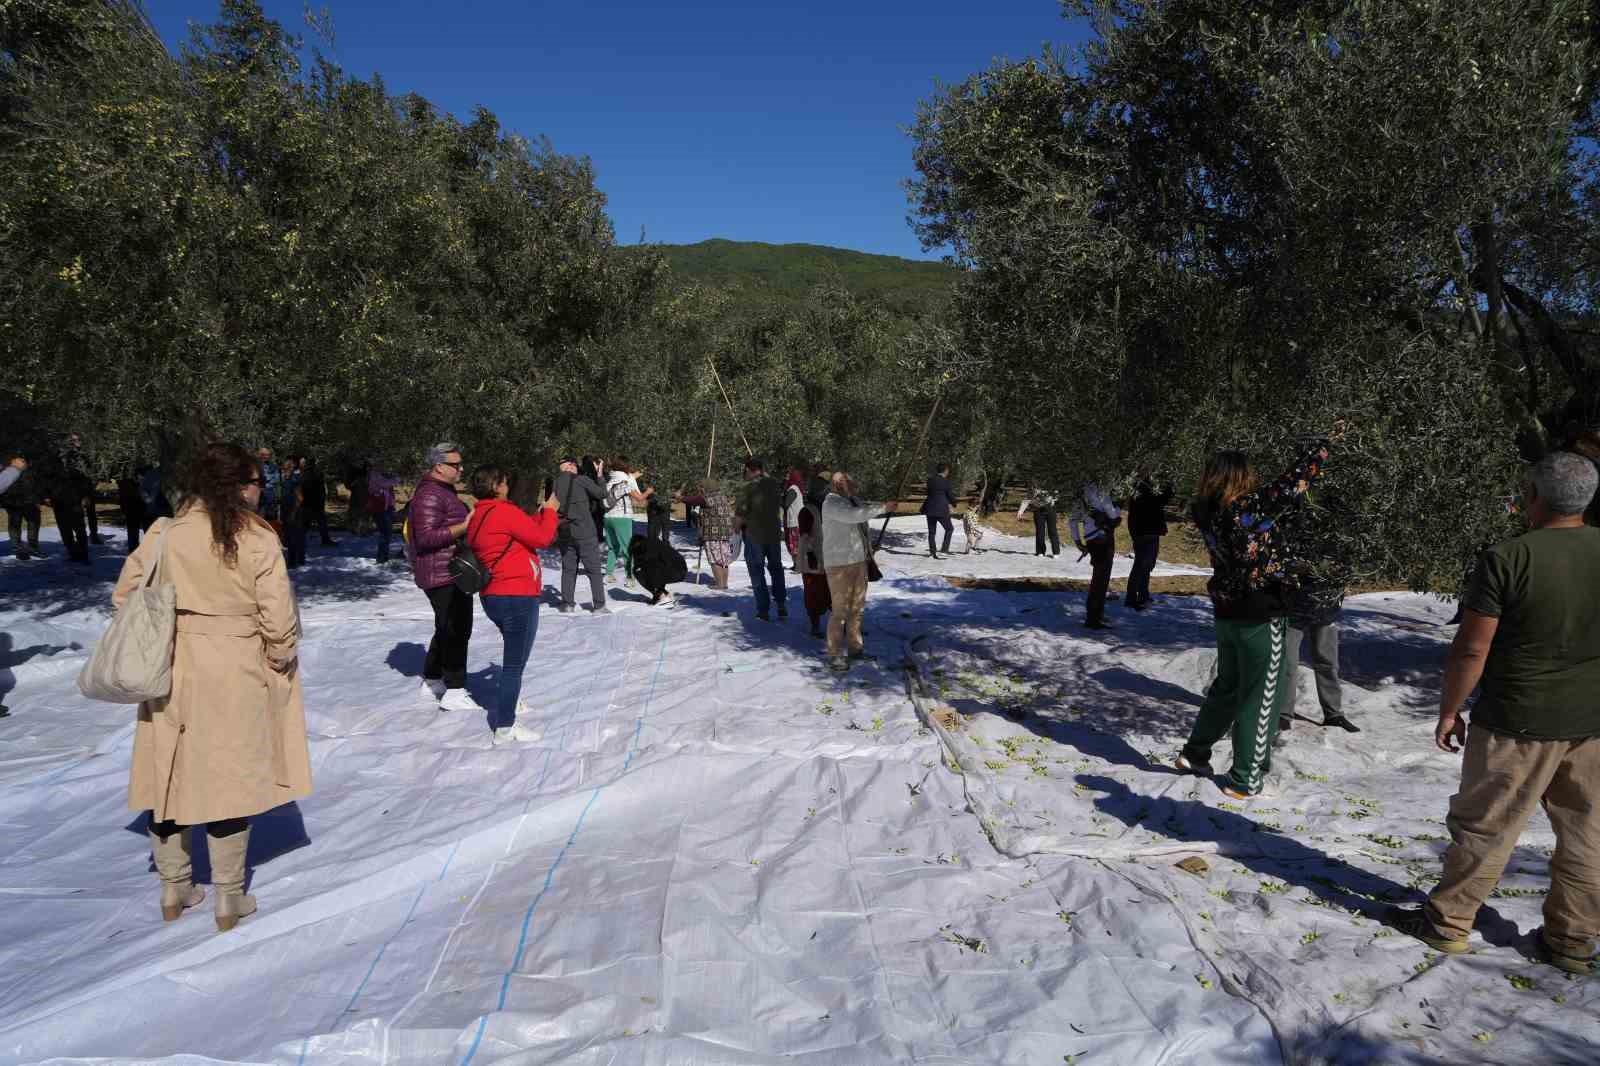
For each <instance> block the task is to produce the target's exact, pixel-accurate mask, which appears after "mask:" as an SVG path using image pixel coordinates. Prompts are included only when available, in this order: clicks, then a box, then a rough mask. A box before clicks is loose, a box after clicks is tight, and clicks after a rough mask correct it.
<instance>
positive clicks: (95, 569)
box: [0, 544, 126, 622]
mask: <svg viewBox="0 0 1600 1066" xmlns="http://www.w3.org/2000/svg"><path fill="white" fill-rule="evenodd" d="M51 547H53V548H54V549H55V550H54V551H53V552H52V553H51V555H50V556H49V557H47V558H45V559H43V560H38V561H30V562H26V563H10V564H7V565H5V566H0V602H4V603H6V604H9V605H16V606H19V607H26V608H27V610H28V614H29V615H30V616H31V617H33V618H36V619H46V618H54V617H57V616H59V615H64V614H73V613H76V612H78V611H94V610H98V611H102V612H103V613H104V614H105V618H106V621H107V622H109V621H110V620H111V590H112V589H113V588H114V587H115V586H116V581H117V575H119V574H121V573H122V564H123V562H124V560H125V558H126V557H125V556H123V555H122V554H121V553H120V552H119V553H116V554H110V553H108V552H107V551H106V549H105V548H103V547H99V546H95V547H93V548H90V549H89V552H90V554H89V559H90V565H89V566H81V565H79V564H77V563H69V562H67V561H66V558H65V554H64V552H63V550H62V549H61V546H60V545H59V544H55V545H51Z"/></svg>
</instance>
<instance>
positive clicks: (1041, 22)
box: [147, 0, 1086, 258]
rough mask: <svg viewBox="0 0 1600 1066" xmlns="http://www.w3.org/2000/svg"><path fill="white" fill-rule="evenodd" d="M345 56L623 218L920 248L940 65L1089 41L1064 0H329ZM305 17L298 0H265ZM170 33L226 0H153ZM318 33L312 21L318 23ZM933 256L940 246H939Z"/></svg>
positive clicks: (296, 22)
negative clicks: (797, 0) (561, 173)
mask: <svg viewBox="0 0 1600 1066" xmlns="http://www.w3.org/2000/svg"><path fill="white" fill-rule="evenodd" d="M324 3H325V4H326V6H327V8H328V9H329V11H330V12H331V13H332V16H333V26H334V31H335V41H334V49H333V51H334V54H335V56H336V58H337V59H338V60H339V62H340V63H341V64H342V65H343V66H344V67H345V69H346V70H348V71H349V72H350V73H352V74H355V75H358V76H362V77H365V76H367V75H370V74H372V73H373V72H377V73H379V74H381V75H382V76H383V79H384V81H385V82H386V83H387V84H388V86H389V89H390V91H391V92H396V93H402V92H409V91H416V92H419V93H421V94H422V95H424V96H426V97H428V98H429V99H430V100H432V101H433V102H434V103H435V104H437V105H439V106H441V107H444V108H446V109H448V110H449V111H451V112H453V113H454V114H456V115H458V116H462V117H466V118H470V117H471V114H472V109H473V108H474V107H476V106H478V105H480V104H481V105H482V106H484V107H487V108H488V109H489V110H491V111H493V112H494V113H495V115H496V116H497V117H498V118H499V119H500V121H501V123H502V124H503V125H504V126H506V127H507V128H509V129H512V130H515V131H516V132H518V133H521V134H524V135H526V136H529V137H537V136H539V135H541V134H544V135H548V136H549V137H550V138H551V140H552V142H553V143H554V145H555V147H556V149H557V150H558V151H561V152H567V153H572V154H576V155H588V156H589V157H591V158H592V159H593V160H594V164H595V169H596V172H597V176H598V181H599V185H600V188H601V189H602V190H603V191H604V192H605V193H606V195H607V197H608V198H609V201H610V213H611V217H612V220H613V221H614V222H615V223H616V227H617V236H618V238H619V239H620V240H622V241H623V242H625V243H632V242H633V241H636V240H638V237H639V232H640V228H641V227H643V228H644V230H645V232H646V235H647V237H648V238H649V239H651V240H659V241H666V242H669V243H674V244H676V243H688V242H693V241H699V240H703V239H705V238H707V237H727V238H729V239H732V240H755V241H771V242H774V243H786V242H808V243H814V244H831V245H837V246H840V247H845V248H856V249H860V250H862V251H869V252H881V253H887V254H893V255H903V256H908V257H914V258H923V257H925V255H926V253H923V252H921V251H920V250H919V248H918V245H917V240H916V237H915V236H914V235H913V234H912V233H911V230H910V229H909V228H908V227H907V226H906V224H905V214H906V200H905V195H904V193H903V192H902V191H901V188H900V182H901V181H902V180H903V179H905V178H906V177H909V176H910V174H911V142H910V140H909V139H908V138H907V137H906V136H905V134H904V133H902V132H901V129H900V127H901V126H905V125H910V124H911V122H912V120H913V119H914V117H915V113H916V105H917V101H918V100H920V99H922V98H923V97H925V96H927V95H929V94H930V93H931V92H932V90H933V85H934V81H935V79H938V80H942V81H957V80H960V79H962V78H965V77H966V76H968V75H969V74H972V73H974V72H976V71H978V70H981V69H983V68H984V67H987V66H988V65H989V63H990V60H991V59H992V58H994V57H996V56H1009V57H1011V58H1013V59H1018V58H1023V57H1025V56H1028V55H1031V54H1034V53H1036V52H1038V51H1039V48H1040V46H1041V45H1042V44H1043V43H1044V42H1046V41H1049V42H1051V43H1058V44H1059V43H1068V42H1076V41H1078V40H1081V39H1082V38H1083V36H1084V35H1085V33H1086V29H1085V27H1084V26H1083V25H1082V24H1081V23H1077V22H1069V21H1066V20H1064V19H1063V18H1062V17H1061V13H1060V8H1059V6H1058V5H1057V3H1055V0H990V2H987V3H973V2H971V0H854V2H846V0H817V2H814V3H811V4H807V5H804V6H803V7H802V6H801V5H790V4H765V3H750V2H748V0H742V2H739V0H719V2H711V0H686V2H682V3H661V2H659V0H653V2H641V0H590V2H587V3H572V2H571V0H321V2H317V3H313V4H312V6H313V7H314V8H318V9H320V8H322V7H323V6H324ZM264 6H265V8H266V10H267V13H268V14H269V15H271V16H272V17H274V18H276V19H278V20H279V21H280V22H282V23H284V25H286V26H287V27H289V28H290V29H291V30H294V31H296V32H303V31H304V20H303V11H304V8H305V4H304V3H303V0H264ZM147 8H148V10H149V12H150V15H151V18H152V20H153V21H154V23H155V25H156V28H157V29H158V30H159V31H160V32H161V34H162V36H163V37H165V38H166V40H167V42H168V44H169V45H173V46H176V45H177V44H178V43H180V42H182V41H183V40H185V39H187V36H188V30H187V24H188V23H189V22H190V21H194V22H210V21H214V20H215V18H216V15H217V2H216V0H147ZM307 37H308V41H309V40H310V35H309V34H307ZM935 254H936V253H935Z"/></svg>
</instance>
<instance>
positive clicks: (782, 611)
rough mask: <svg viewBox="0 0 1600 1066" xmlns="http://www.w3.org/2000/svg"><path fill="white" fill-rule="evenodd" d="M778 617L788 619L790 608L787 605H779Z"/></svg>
mask: <svg viewBox="0 0 1600 1066" xmlns="http://www.w3.org/2000/svg"><path fill="white" fill-rule="evenodd" d="M778 617H779V618H788V617H789V608H788V607H787V606H786V605H785V604H781V603H780V604H778Z"/></svg>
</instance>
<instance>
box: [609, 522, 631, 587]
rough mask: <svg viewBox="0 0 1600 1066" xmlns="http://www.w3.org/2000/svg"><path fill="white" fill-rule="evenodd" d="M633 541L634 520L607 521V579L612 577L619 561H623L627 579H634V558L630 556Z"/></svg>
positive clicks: (623, 570)
mask: <svg viewBox="0 0 1600 1066" xmlns="http://www.w3.org/2000/svg"><path fill="white" fill-rule="evenodd" d="M632 540H633V519H632V518H607V519H606V561H605V570H606V577H610V576H611V572H612V570H613V569H614V568H615V567H616V565H617V560H618V559H621V560H622V573H623V574H624V575H625V576H627V577H630V578H631V577H633V557H632V555H630V554H629V546H630V543H631V542H632Z"/></svg>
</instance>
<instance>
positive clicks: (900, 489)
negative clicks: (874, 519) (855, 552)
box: [872, 392, 944, 551]
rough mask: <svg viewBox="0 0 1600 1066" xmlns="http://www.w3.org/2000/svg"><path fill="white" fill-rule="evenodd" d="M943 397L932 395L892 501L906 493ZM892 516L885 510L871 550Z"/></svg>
mask: <svg viewBox="0 0 1600 1066" xmlns="http://www.w3.org/2000/svg"><path fill="white" fill-rule="evenodd" d="M943 399H944V394H943V393H942V392H941V393H937V394H935V395H934V397H933V407H932V409H931V410H929V411H928V417H927V419H926V420H925V421H924V422H923V423H922V432H921V433H920V434H918V436H917V446H916V447H915V448H913V449H912V451H911V458H910V459H908V460H906V465H905V468H904V469H903V470H901V471H900V486H899V487H898V488H896V489H895V490H894V499H893V500H892V501H891V502H892V503H895V504H899V502H900V497H902V496H904V495H905V493H906V478H908V477H910V476H911V468H912V466H913V465H915V464H916V461H917V457H918V456H919V455H921V454H922V445H923V442H924V441H926V440H927V439H928V430H929V429H930V428H932V426H933V416H934V415H936V414H938V413H939V402H940V401H941V400H943ZM893 517H894V513H893V512H892V511H888V512H885V514H884V516H883V525H882V526H881V527H880V528H879V529H878V539H876V540H874V541H873V542H872V550H873V551H877V550H878V547H879V545H881V544H882V543H883V535H884V534H885V533H887V532H889V519H891V518H893Z"/></svg>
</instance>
